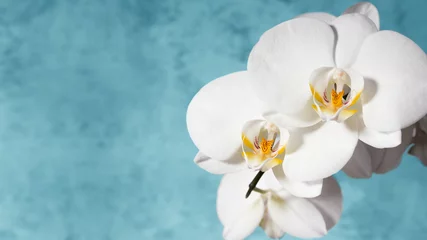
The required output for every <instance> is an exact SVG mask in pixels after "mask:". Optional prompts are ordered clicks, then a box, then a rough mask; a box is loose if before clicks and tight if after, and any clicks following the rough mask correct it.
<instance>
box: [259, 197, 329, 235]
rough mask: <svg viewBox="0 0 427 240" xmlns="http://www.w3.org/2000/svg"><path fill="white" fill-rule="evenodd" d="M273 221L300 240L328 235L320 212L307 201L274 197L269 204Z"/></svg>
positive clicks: (268, 208) (269, 212) (268, 207)
mask: <svg viewBox="0 0 427 240" xmlns="http://www.w3.org/2000/svg"><path fill="white" fill-rule="evenodd" d="M267 210H268V214H269V216H270V217H271V219H272V220H273V221H274V222H275V223H276V224H277V225H278V226H279V227H280V228H281V229H282V230H283V231H284V232H286V233H288V234H290V235H292V236H295V237H299V238H315V237H322V236H324V235H326V233H327V229H326V223H325V221H324V219H323V216H322V214H321V213H320V211H319V210H318V209H317V208H316V207H315V206H314V205H313V204H312V203H311V202H309V201H308V200H307V199H305V198H296V197H289V198H287V199H282V198H279V197H278V196H276V195H272V196H271V197H270V199H269V201H268V202H267Z"/></svg>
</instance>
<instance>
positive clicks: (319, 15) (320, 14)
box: [296, 12, 337, 24]
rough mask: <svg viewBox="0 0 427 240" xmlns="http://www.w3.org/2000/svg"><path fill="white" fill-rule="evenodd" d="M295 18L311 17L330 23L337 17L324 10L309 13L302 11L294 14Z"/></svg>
mask: <svg viewBox="0 0 427 240" xmlns="http://www.w3.org/2000/svg"><path fill="white" fill-rule="evenodd" d="M296 18H313V19H317V20H321V21H324V22H326V23H328V24H330V23H331V22H333V21H334V20H335V19H336V18H337V17H335V16H334V15H332V14H329V13H325V12H310V13H304V14H301V15H298V16H296Z"/></svg>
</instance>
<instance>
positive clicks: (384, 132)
mask: <svg viewBox="0 0 427 240" xmlns="http://www.w3.org/2000/svg"><path fill="white" fill-rule="evenodd" d="M424 96H427V58H426V55H425V53H424V52H423V51H422V50H421V49H420V48H419V47H418V46H417V45H416V44H415V43H414V42H413V41H411V40H410V39H408V38H407V37H405V36H403V35H401V34H399V33H397V32H393V31H379V15H378V10H377V9H376V7H375V6H373V5H372V4H370V3H365V2H363V3H359V4H356V5H355V6H352V7H350V8H349V9H347V10H346V11H345V12H344V13H343V14H342V15H341V16H339V17H335V16H332V15H330V14H328V13H308V14H303V15H300V16H298V17H296V18H294V19H291V20H289V21H286V22H283V23H281V24H279V25H277V26H275V27H273V28H272V29H270V30H268V31H266V32H265V33H264V34H263V35H262V36H261V38H260V39H259V41H258V42H257V43H256V45H255V46H254V48H253V49H252V51H251V53H250V55H249V59H248V64H247V70H246V71H240V72H236V73H232V74H229V75H226V76H223V77H220V78H218V79H216V80H213V81H212V82H210V83H208V84H207V85H205V86H204V87H203V88H202V89H200V91H199V92H198V93H197V94H196V95H195V96H194V98H193V99H192V101H191V103H190V104H189V106H188V111H187V127H188V131H189V134H190V137H191V139H192V140H193V142H194V144H195V145H196V146H197V148H198V149H199V151H200V152H199V153H198V154H197V156H196V158H195V162H196V163H197V164H198V165H199V166H200V167H201V168H203V169H205V170H206V171H208V172H210V173H213V174H225V176H224V177H223V179H222V181H221V184H220V187H219V190H218V199H217V211H218V215H219V219H220V221H221V222H222V223H223V225H224V232H223V236H224V238H225V239H231V240H238V239H244V238H246V237H247V236H248V235H250V234H251V233H252V232H253V230H254V229H255V228H256V227H257V226H261V227H262V228H263V229H264V231H265V232H266V234H267V235H268V236H269V237H271V238H280V237H281V236H282V235H283V234H284V233H289V234H291V235H293V236H297V237H301V238H313V237H320V236H323V235H325V234H326V233H327V231H328V230H329V229H330V228H332V226H334V225H335V224H336V223H337V221H338V219H339V217H340V215H341V209H342V206H341V205H342V196H341V192H340V188H339V186H338V184H337V182H336V181H335V180H334V179H333V178H332V177H331V176H332V175H333V174H335V173H337V172H338V171H340V170H342V169H343V170H344V171H345V172H346V173H347V174H348V175H350V176H352V175H353V176H355V177H369V176H370V175H371V174H372V172H386V171H388V170H390V169H391V168H393V167H394V165H396V164H398V161H397V160H396V163H395V162H393V163H391V164H389V163H385V162H384V158H382V157H383V156H382V157H379V156H373V154H372V153H371V152H368V150H367V149H370V148H372V149H375V150H377V151H382V150H384V149H385V148H388V149H390V150H391V149H395V150H394V151H396V152H399V154H400V155H401V154H402V153H403V151H404V149H405V148H406V147H407V145H408V144H409V143H410V142H411V141H412V131H413V128H414V127H413V124H415V123H416V122H417V121H418V120H419V119H421V118H422V117H423V116H424V115H426V114H427V104H426V101H424V100H423V97H424ZM402 129H404V133H402ZM407 132H408V133H409V135H408V133H407ZM402 149H403V151H402ZM369 151H370V150H369ZM400 152H402V153H400ZM414 152H420V150H417V149H415V150H414ZM392 155H393V153H392ZM400 155H399V157H398V158H397V159H400ZM251 179H252V181H251Z"/></svg>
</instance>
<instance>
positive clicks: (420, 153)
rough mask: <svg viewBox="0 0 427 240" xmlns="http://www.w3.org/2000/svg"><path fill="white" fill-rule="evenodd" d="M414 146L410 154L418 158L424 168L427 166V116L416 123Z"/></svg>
mask: <svg viewBox="0 0 427 240" xmlns="http://www.w3.org/2000/svg"><path fill="white" fill-rule="evenodd" d="M412 142H413V143H414V145H413V146H412V147H411V148H410V149H409V151H408V153H409V154H410V155H413V156H415V157H417V158H418V159H419V160H420V161H421V163H422V164H423V165H424V166H427V116H425V117H423V118H422V119H421V120H420V121H418V122H417V123H416V128H415V136H414V138H413V139H412Z"/></svg>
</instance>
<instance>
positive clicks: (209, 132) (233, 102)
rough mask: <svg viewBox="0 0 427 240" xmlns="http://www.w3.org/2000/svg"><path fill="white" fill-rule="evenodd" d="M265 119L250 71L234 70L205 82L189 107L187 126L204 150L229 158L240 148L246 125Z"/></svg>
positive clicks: (219, 157)
mask: <svg viewBox="0 0 427 240" xmlns="http://www.w3.org/2000/svg"><path fill="white" fill-rule="evenodd" d="M257 118H258V119H259V118H261V112H260V102H259V100H258V99H257V98H256V97H254V94H253V92H252V89H251V87H250V84H249V74H248V73H247V72H237V73H232V74H229V75H226V76H223V77H220V78H218V79H216V80H214V81H212V82H210V83H208V84H207V85H205V86H204V87H203V88H202V89H200V91H199V92H198V93H197V94H196V95H195V96H194V98H193V100H192V101H191V102H190V105H189V106H188V110H187V128H188V132H189V133H190V137H191V139H192V140H193V142H194V144H195V145H196V146H197V148H198V149H200V151H202V152H203V153H205V154H206V155H208V156H210V157H212V158H214V159H218V160H227V159H229V158H231V157H233V156H234V155H235V154H236V152H237V151H240V148H241V144H242V139H241V131H242V127H243V125H244V124H245V122H247V121H248V120H251V119H257Z"/></svg>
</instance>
